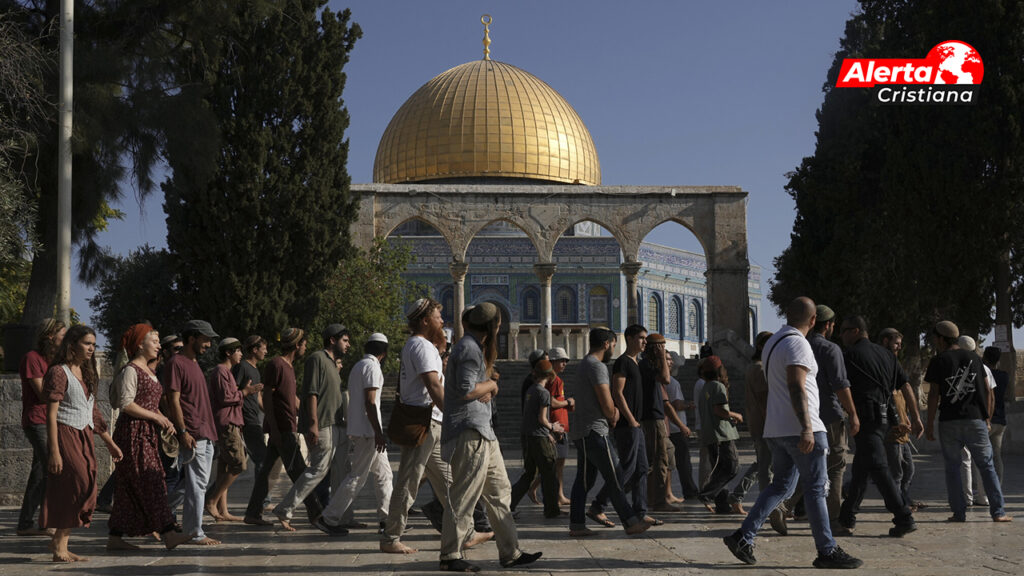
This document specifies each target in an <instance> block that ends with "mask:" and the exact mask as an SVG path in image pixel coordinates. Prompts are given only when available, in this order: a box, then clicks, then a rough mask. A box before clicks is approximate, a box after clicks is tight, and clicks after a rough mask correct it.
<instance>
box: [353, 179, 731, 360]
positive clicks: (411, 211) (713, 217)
mask: <svg viewBox="0 0 1024 576" xmlns="http://www.w3.org/2000/svg"><path fill="white" fill-rule="evenodd" d="M352 189H353V191H355V192H357V193H359V194H360V209H359V210H360V212H359V220H358V222H357V223H356V224H355V225H354V226H353V229H352V236H353V242H354V243H355V244H356V245H357V246H360V247H363V248H365V247H367V246H370V245H371V244H372V242H373V239H374V238H375V237H377V236H386V235H387V234H388V233H390V232H391V231H392V230H394V229H395V228H396V227H397V226H398V225H399V224H401V223H402V222H405V221H407V220H409V219H412V218H417V219H419V220H423V221H425V222H427V223H428V224H430V225H431V226H434V227H435V228H437V230H438V232H440V234H441V235H442V236H444V238H445V239H446V240H447V241H448V244H449V246H450V247H451V251H452V262H451V265H450V270H451V273H452V280H453V283H454V284H455V308H456V310H455V313H456V314H455V317H456V318H457V317H458V315H459V314H461V312H462V309H463V308H464V306H465V296H464V286H465V285H464V282H465V277H466V274H467V272H468V271H469V266H468V264H467V263H466V251H467V249H468V248H469V243H470V242H471V241H472V239H473V237H474V236H476V235H477V234H478V233H479V232H480V230H482V229H483V228H484V227H486V226H487V225H488V224H490V223H493V222H495V221H499V220H502V221H506V222H509V223H511V224H513V225H515V226H517V227H519V228H520V229H522V230H523V231H524V232H525V233H526V235H527V237H529V238H530V240H531V242H532V243H533V245H534V246H535V247H536V249H537V254H538V263H537V264H536V265H535V266H534V270H535V272H536V273H537V276H538V278H539V279H540V284H541V286H542V290H541V295H542V301H543V304H542V309H543V317H542V319H541V321H542V323H544V325H545V327H546V330H545V331H544V346H545V347H550V346H551V332H550V327H551V281H552V277H553V276H554V275H556V274H557V267H556V266H555V264H554V262H553V258H552V254H553V252H554V248H555V244H556V243H557V242H558V239H559V237H561V236H562V234H564V233H565V231H566V230H568V229H570V227H571V226H572V225H573V224H574V223H576V222H580V221H584V220H590V221H594V222H598V223H600V224H601V226H603V227H604V228H606V229H607V230H608V231H609V232H610V233H611V234H612V236H613V237H615V239H616V240H617V241H618V242H619V245H620V246H621V248H622V255H623V261H624V263H623V264H622V266H621V270H622V272H623V274H624V275H625V277H626V282H627V296H628V303H627V305H628V317H629V319H630V321H636V319H637V303H636V292H637V291H636V275H637V272H638V271H639V269H640V267H641V265H642V263H641V262H639V260H638V254H639V251H640V244H641V242H642V241H643V239H644V237H646V236H647V234H648V233H649V232H650V231H651V230H653V229H654V228H655V227H657V226H658V225H659V224H661V223H663V222H667V221H673V222H677V223H679V224H681V225H683V226H685V227H686V228H688V229H689V230H691V231H692V232H693V234H694V235H695V236H696V237H697V239H698V241H699V242H700V243H701V245H702V246H703V247H704V251H705V255H706V257H707V263H708V271H707V276H708V323H709V327H710V328H711V329H710V330H709V331H708V333H707V336H708V337H709V339H710V340H711V341H712V344H713V345H715V348H716V351H721V352H719V353H720V354H725V355H726V356H736V357H737V358H740V357H743V356H746V355H747V354H748V352H749V351H748V350H747V345H746V342H745V341H746V335H747V333H748V332H749V328H748V322H749V318H748V314H747V309H748V306H749V303H748V292H747V276H748V272H749V269H750V264H749V261H748V260H747V231H746V230H747V227H746V226H747V222H746V198H747V193H746V192H744V191H743V190H742V189H740V188H738V187H735V186H577V185H555V184H519V183H516V184H511V183H500V182H495V183H488V184H419V183H417V184H356V185H353V186H352ZM455 327H456V330H457V331H460V328H461V327H460V326H459V325H458V323H456V326H455Z"/></svg>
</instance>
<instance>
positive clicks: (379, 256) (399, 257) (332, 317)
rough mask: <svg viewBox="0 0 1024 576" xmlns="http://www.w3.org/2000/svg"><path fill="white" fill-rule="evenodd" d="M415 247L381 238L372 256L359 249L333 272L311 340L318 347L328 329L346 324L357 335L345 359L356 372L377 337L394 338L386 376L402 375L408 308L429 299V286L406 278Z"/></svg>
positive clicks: (371, 252) (353, 334)
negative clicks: (367, 346)
mask: <svg viewBox="0 0 1024 576" xmlns="http://www.w3.org/2000/svg"><path fill="white" fill-rule="evenodd" d="M412 260H413V256H412V252H411V251H410V250H409V248H408V247H407V246H405V245H403V244H401V243H400V242H388V241H387V240H385V239H382V238H378V239H377V240H376V242H374V245H373V248H371V249H370V250H369V251H368V252H366V251H362V250H357V251H356V253H355V254H353V255H352V256H350V257H349V258H348V259H346V260H345V261H344V262H342V263H341V264H340V265H339V266H337V267H336V268H335V269H334V270H333V271H332V273H331V275H330V277H329V278H328V281H327V289H326V290H325V291H324V293H323V298H322V300H321V304H320V313H319V314H318V316H317V319H316V321H315V322H314V323H313V328H312V331H311V336H310V341H311V342H317V338H318V335H319V334H320V332H321V331H322V330H323V328H324V327H325V326H327V325H328V324H331V323H334V322H341V323H342V324H344V325H345V326H346V327H347V328H348V329H349V331H350V332H351V336H350V338H351V340H352V348H351V349H350V350H349V353H348V356H347V357H346V358H345V360H344V362H345V367H346V368H351V367H352V366H353V365H354V364H355V363H356V362H357V361H358V360H359V359H360V358H362V357H363V344H364V343H365V342H366V340H367V339H368V338H369V337H370V334H372V333H374V332H381V333H383V334H384V335H385V336H387V337H388V342H389V348H390V350H391V353H390V354H389V355H388V358H387V360H386V361H385V363H384V366H383V368H384V372H385V373H393V372H397V371H398V351H399V350H401V349H402V346H403V345H404V344H405V338H406V332H407V330H406V322H405V316H404V310H405V305H406V304H408V303H409V302H412V301H414V300H416V299H417V298H420V297H423V296H426V295H427V288H426V287H425V286H422V285H419V284H416V283H415V282H413V281H411V280H409V279H407V278H406V277H404V276H403V275H402V273H403V272H404V271H405V269H406V267H407V266H408V265H409V264H410V263H411V262H412Z"/></svg>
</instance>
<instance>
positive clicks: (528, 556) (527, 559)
mask: <svg viewBox="0 0 1024 576" xmlns="http://www.w3.org/2000/svg"><path fill="white" fill-rule="evenodd" d="M542 554H544V553H543V552H533V553H529V552H523V553H522V554H520V555H519V558H516V559H515V560H513V561H511V562H502V563H501V567H502V568H512V567H513V566H526V565H527V564H533V563H534V562H536V561H537V559H538V558H540V557H541V555H542Z"/></svg>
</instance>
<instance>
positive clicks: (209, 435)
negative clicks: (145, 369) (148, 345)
mask: <svg viewBox="0 0 1024 576" xmlns="http://www.w3.org/2000/svg"><path fill="white" fill-rule="evenodd" d="M160 384H162V385H163V387H164V392H169V391H175V392H180V393H181V399H180V400H179V402H180V403H181V412H182V415H183V416H184V417H185V429H186V430H188V433H189V434H191V435H192V437H193V438H195V439H196V440H201V439H204V438H205V439H206V440H209V441H211V442H216V441H217V426H216V424H215V423H214V421H213V410H212V409H211V408H210V393H209V390H207V388H206V378H205V377H203V370H202V368H200V367H199V363H198V362H196V361H195V360H190V359H189V358H188V357H187V356H185V355H184V354H175V355H174V356H171V359H170V360H168V361H167V363H166V364H164V371H163V373H162V374H161V375H160Z"/></svg>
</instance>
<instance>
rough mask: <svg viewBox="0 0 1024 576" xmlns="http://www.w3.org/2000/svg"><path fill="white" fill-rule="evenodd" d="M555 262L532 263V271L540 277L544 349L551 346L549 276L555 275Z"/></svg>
mask: <svg viewBox="0 0 1024 576" xmlns="http://www.w3.org/2000/svg"><path fill="white" fill-rule="evenodd" d="M555 268H556V266H555V264H554V263H553V262H543V263H540V264H534V265H533V273H534V274H536V275H537V278H538V279H540V286H541V289H540V306H541V331H542V332H541V333H542V335H543V338H542V339H541V341H542V343H543V347H544V349H545V350H549V349H550V348H551V277H552V276H554V275H555Z"/></svg>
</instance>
